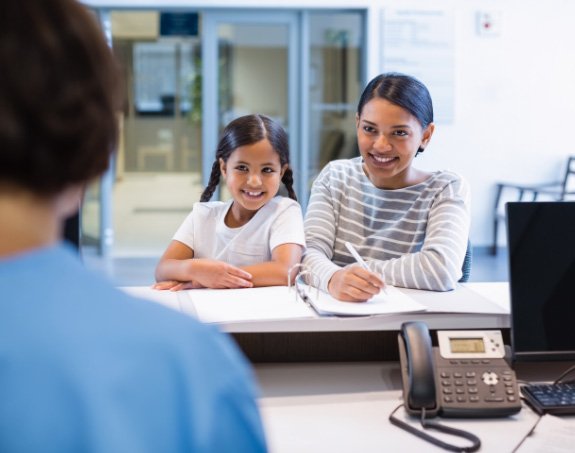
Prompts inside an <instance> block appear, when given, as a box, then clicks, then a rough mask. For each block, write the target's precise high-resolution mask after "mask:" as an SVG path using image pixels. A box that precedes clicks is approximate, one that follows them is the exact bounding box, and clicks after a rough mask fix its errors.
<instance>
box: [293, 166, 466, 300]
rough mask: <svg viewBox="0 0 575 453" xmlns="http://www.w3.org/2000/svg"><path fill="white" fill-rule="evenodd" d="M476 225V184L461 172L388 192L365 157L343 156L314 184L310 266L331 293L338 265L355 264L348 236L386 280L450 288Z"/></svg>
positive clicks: (410, 285) (307, 229)
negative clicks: (472, 199) (472, 205)
mask: <svg viewBox="0 0 575 453" xmlns="http://www.w3.org/2000/svg"><path fill="white" fill-rule="evenodd" d="M469 226H470V214H469V188H468V186H467V184H466V182H465V181H464V180H463V179H462V178H461V177H460V176H458V175H457V174H455V173H452V172H449V171H438V172H435V173H433V174H432V175H431V176H430V177H429V178H428V179H427V180H426V181H424V182H422V183H419V184H416V185H414V186H411V187H406V188H403V189H396V190H384V189H378V188H377V187H375V186H374V185H373V184H372V183H371V181H370V180H369V179H368V178H367V176H366V175H365V173H364V172H363V169H362V162H361V158H360V157H357V158H353V159H347V160H336V161H333V162H330V163H329V164H328V165H326V167H325V168H324V169H323V170H322V172H321V173H320V174H319V176H318V177H317V178H316V180H315V181H314V184H313V187H312V192H311V197H310V201H309V205H308V208H307V213H306V218H305V232H306V247H307V249H306V253H305V257H304V264H305V265H306V266H308V267H309V268H310V269H311V270H312V271H313V273H314V274H316V276H318V277H319V281H320V288H321V289H323V290H324V291H326V290H327V284H328V282H329V280H330V278H331V276H332V275H333V274H334V273H335V272H336V271H337V270H339V269H340V268H341V267H343V266H346V265H349V264H353V263H355V260H354V258H353V257H352V256H351V254H350V253H349V252H348V250H347V249H346V247H345V245H344V243H345V242H346V241H349V242H350V243H351V244H353V246H354V247H355V248H356V250H357V251H358V252H359V254H360V255H361V256H362V257H363V258H364V260H365V261H366V262H367V264H368V265H369V267H370V269H372V270H373V271H374V272H378V273H380V274H381V275H382V276H383V279H384V281H385V282H386V283H388V284H390V285H394V286H400V287H404V288H415V289H427V290H434V291H448V290H450V289H453V288H454V287H455V284H456V283H457V281H458V280H459V278H460V277H461V266H462V263H463V259H464V257H465V251H466V248H467V240H468V237H469Z"/></svg>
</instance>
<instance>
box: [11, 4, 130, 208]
mask: <svg viewBox="0 0 575 453" xmlns="http://www.w3.org/2000/svg"><path fill="white" fill-rule="evenodd" d="M0 67H1V68H2V69H1V70H0V188H2V187H18V188H24V189H25V190H28V191H31V192H33V193H35V194H37V195H40V196H44V195H45V196H47V197H49V196H51V195H54V194H57V193H59V192H60V191H61V190H63V189H65V188H66V187H68V186H70V185H73V184H79V183H85V182H88V181H90V180H91V179H94V178H95V177H97V176H99V175H100V174H102V173H103V172H104V171H105V170H106V169H107V168H108V165H109V161H110V154H111V153H112V151H113V150H114V149H115V148H116V143H117V134H118V130H117V129H118V126H117V116H116V115H117V111H118V108H119V107H120V105H121V99H120V91H119V80H118V68H117V65H116V63H115V61H114V58H113V57H112V53H111V50H110V48H109V47H108V46H107V44H106V41H105V39H104V36H103V33H102V31H101V30H100V28H99V26H98V24H97V22H96V19H95V16H93V15H92V14H91V13H90V12H89V11H88V10H87V9H86V7H85V6H83V5H81V4H79V3H78V2H77V1H75V0H49V1H47V0H24V1H7V2H3V5H2V14H1V15H0Z"/></svg>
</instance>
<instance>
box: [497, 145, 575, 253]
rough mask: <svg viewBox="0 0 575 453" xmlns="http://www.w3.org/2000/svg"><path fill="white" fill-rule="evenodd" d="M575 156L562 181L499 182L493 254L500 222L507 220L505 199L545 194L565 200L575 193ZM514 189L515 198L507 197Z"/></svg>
mask: <svg viewBox="0 0 575 453" xmlns="http://www.w3.org/2000/svg"><path fill="white" fill-rule="evenodd" d="M572 180H573V182H572ZM574 182H575V156H570V157H569V158H568V159H567V167H566V169H565V174H564V176H563V178H562V179H561V180H560V181H553V182H549V183H544V184H536V185H520V184H512V183H497V189H496V192H495V204H494V207H493V244H492V246H491V254H492V255H497V236H498V233H499V222H500V221H505V209H504V206H502V202H503V201H536V200H537V198H538V197H539V196H540V195H544V196H546V197H547V198H549V199H550V200H554V201H565V199H566V198H567V197H568V196H570V195H575V183H574ZM510 191H512V192H513V193H515V197H516V198H514V199H511V200H510V199H509V197H506V198H505V199H504V196H503V195H504V193H509V192H510Z"/></svg>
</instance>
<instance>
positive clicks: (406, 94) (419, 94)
mask: <svg viewBox="0 0 575 453" xmlns="http://www.w3.org/2000/svg"><path fill="white" fill-rule="evenodd" d="M374 98H380V99H385V100H386V101H389V102H391V103H392V104H395V105H398V106H399V107H402V108H403V109H405V110H407V111H408V112H409V113H411V114H412V115H413V116H414V117H415V118H417V120H418V121H419V123H420V124H421V127H422V128H423V129H425V128H426V127H427V126H428V125H429V124H430V123H433V103H432V101H431V96H430V94H429V91H428V90H427V88H426V87H425V85H424V84H423V83H421V82H420V81H419V80H417V79H416V78H415V77H412V76H409V75H406V74H400V73H397V72H388V73H384V74H380V75H378V76H377V77H375V78H374V79H372V80H371V81H370V82H369V83H368V84H367V86H366V87H365V89H364V90H363V93H362V94H361V97H360V99H359V103H358V105H357V116H358V117H359V116H361V113H362V111H363V107H364V106H365V104H367V103H368V102H369V101H371V100H372V99H374Z"/></svg>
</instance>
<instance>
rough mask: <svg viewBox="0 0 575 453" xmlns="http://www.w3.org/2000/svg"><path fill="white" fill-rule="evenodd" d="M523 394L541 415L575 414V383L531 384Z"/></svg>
mask: <svg viewBox="0 0 575 453" xmlns="http://www.w3.org/2000/svg"><path fill="white" fill-rule="evenodd" d="M521 393H523V395H524V396H525V398H526V399H527V401H528V402H529V403H530V404H531V406H533V408H534V409H535V410H536V411H537V412H538V413H539V414H556V415H557V414H575V383H568V384H529V385H525V386H523V387H521Z"/></svg>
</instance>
